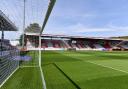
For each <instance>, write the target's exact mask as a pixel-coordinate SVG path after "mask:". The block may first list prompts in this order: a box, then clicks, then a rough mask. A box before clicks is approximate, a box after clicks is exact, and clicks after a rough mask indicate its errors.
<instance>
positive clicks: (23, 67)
mask: <svg viewBox="0 0 128 89" xmlns="http://www.w3.org/2000/svg"><path fill="white" fill-rule="evenodd" d="M29 67H30V68H33V67H39V66H20V68H29Z"/></svg>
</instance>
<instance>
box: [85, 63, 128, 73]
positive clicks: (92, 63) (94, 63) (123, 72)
mask: <svg viewBox="0 0 128 89" xmlns="http://www.w3.org/2000/svg"><path fill="white" fill-rule="evenodd" d="M85 62H88V63H92V64H95V65H98V66H102V67H105V68H109V69H113V70H116V71H120V72H123V73H127V74H128V72H127V71H124V70H120V69H116V68H113V67H110V66H105V65H102V64H98V63H94V62H90V61H85Z"/></svg>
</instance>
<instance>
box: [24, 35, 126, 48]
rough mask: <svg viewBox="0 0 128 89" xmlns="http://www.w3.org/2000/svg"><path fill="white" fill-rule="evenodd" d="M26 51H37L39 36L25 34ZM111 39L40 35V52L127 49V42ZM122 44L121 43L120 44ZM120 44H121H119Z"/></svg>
mask: <svg viewBox="0 0 128 89" xmlns="http://www.w3.org/2000/svg"><path fill="white" fill-rule="evenodd" d="M25 39H27V41H26V43H25V44H26V48H27V50H37V49H39V47H38V46H39V42H38V41H39V35H38V34H33V33H26V38H25ZM123 41H124V40H120V39H119V40H118V39H111V38H87V37H79V36H65V35H51V34H42V40H41V47H42V48H41V49H42V50H68V49H75V50H112V49H113V48H114V50H115V49H120V50H121V49H123V50H124V49H128V41H124V42H123ZM121 42H122V43H121ZM120 43H121V44H120Z"/></svg>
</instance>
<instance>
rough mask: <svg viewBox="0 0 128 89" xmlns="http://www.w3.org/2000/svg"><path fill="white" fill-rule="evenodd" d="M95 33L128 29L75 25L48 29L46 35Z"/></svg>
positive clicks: (127, 28) (126, 30) (125, 29)
mask: <svg viewBox="0 0 128 89" xmlns="http://www.w3.org/2000/svg"><path fill="white" fill-rule="evenodd" d="M88 32H89V33H93V32H97V33H98V32H118V33H120V32H128V27H121V26H114V25H111V26H110V25H109V26H106V27H99V28H98V27H88V26H85V25H83V24H81V23H78V24H74V25H71V26H65V27H50V28H47V29H46V30H45V31H44V33H49V34H65V35H66V34H67V35H81V34H84V33H88Z"/></svg>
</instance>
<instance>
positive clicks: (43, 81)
mask: <svg viewBox="0 0 128 89" xmlns="http://www.w3.org/2000/svg"><path fill="white" fill-rule="evenodd" d="M40 73H41V78H42V83H43V89H47V88H46V82H45V79H44V75H43V71H42V68H41V67H40Z"/></svg>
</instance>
